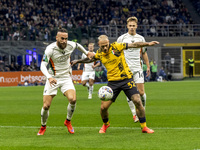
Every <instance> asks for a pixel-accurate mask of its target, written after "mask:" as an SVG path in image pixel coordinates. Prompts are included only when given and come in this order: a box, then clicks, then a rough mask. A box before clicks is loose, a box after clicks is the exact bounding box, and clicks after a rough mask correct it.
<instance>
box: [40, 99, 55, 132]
mask: <svg viewBox="0 0 200 150" xmlns="http://www.w3.org/2000/svg"><path fill="white" fill-rule="evenodd" d="M54 96H55V95H44V96H43V107H42V109H41V128H40V130H39V132H38V133H37V135H44V132H45V131H46V123H47V119H48V117H49V108H50V106H51V102H52V100H53V97H54Z"/></svg>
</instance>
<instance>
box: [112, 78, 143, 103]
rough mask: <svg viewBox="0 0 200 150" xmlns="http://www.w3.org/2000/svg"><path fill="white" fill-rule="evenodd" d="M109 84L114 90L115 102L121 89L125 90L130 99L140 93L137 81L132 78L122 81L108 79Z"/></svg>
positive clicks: (113, 99)
mask: <svg viewBox="0 0 200 150" xmlns="http://www.w3.org/2000/svg"><path fill="white" fill-rule="evenodd" d="M108 86H109V87H111V89H112V90H113V98H112V99H111V101H113V102H115V100H116V98H117V96H118V95H119V93H120V92H121V90H123V91H124V93H125V94H126V96H127V97H128V98H129V99H131V96H132V95H134V94H139V91H138V90H137V87H136V85H135V82H134V81H133V79H132V78H131V79H125V80H120V81H108Z"/></svg>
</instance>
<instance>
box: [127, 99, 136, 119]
mask: <svg viewBox="0 0 200 150" xmlns="http://www.w3.org/2000/svg"><path fill="white" fill-rule="evenodd" d="M127 102H128V105H129V108H130V109H131V112H132V114H133V116H135V115H136V110H135V105H134V103H133V102H132V101H131V100H129V99H128V97H127Z"/></svg>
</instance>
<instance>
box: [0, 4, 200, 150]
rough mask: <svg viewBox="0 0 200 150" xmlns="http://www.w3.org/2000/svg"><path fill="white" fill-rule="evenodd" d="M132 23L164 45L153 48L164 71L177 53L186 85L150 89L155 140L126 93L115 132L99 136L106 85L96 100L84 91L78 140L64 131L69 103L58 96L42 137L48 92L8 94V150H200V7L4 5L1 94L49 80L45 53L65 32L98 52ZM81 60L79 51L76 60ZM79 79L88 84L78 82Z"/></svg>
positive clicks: (0, 134) (3, 139)
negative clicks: (104, 39)
mask: <svg viewBox="0 0 200 150" xmlns="http://www.w3.org/2000/svg"><path fill="white" fill-rule="evenodd" d="M129 16H136V17H138V19H139V27H138V30H137V32H138V33H139V34H141V35H143V36H144V37H145V39H146V41H151V40H158V41H160V43H161V44H160V45H158V46H156V47H150V48H148V55H149V58H150V59H154V60H156V62H157V64H158V69H159V68H160V67H161V66H164V65H165V60H164V56H165V54H166V53H167V52H169V53H170V55H171V57H172V58H173V59H172V62H174V63H172V68H171V71H172V75H173V80H180V79H184V80H181V81H179V82H176V81H175V82H173V81H172V82H146V83H145V91H146V93H147V99H148V100H147V107H146V116H147V121H148V122H147V123H148V126H149V127H150V128H152V129H154V130H155V133H154V134H151V135H149V134H142V133H141V131H140V125H139V124H135V123H134V122H133V120H132V114H131V112H130V109H129V108H128V106H127V102H126V100H125V95H124V93H120V95H119V97H118V99H117V101H116V103H115V104H113V105H112V107H111V108H110V111H109V113H110V122H111V127H110V128H109V130H108V131H107V133H106V134H104V135H102V134H99V133H98V131H99V129H100V126H101V125H102V120H101V119H100V118H101V117H100V115H99V109H100V103H101V101H100V100H98V97H97V91H98V89H99V88H100V87H101V86H103V85H105V84H95V86H94V94H93V99H92V100H88V99H87V96H88V95H87V92H86V89H85V87H83V86H81V85H78V84H77V85H75V88H76V91H77V108H76V112H75V114H74V116H73V120H72V124H73V126H74V129H75V134H74V135H70V134H69V133H68V132H67V130H66V127H65V126H64V125H63V122H64V119H65V117H66V106H67V104H66V103H67V100H66V99H65V98H64V97H63V95H62V94H61V92H58V95H57V96H56V97H55V100H54V101H53V102H52V103H53V104H52V106H51V110H50V117H49V120H48V125H47V128H48V129H47V132H46V133H45V135H44V136H39V137H38V136H37V135H36V134H37V132H38V130H39V128H40V110H41V106H42V92H43V88H44V87H43V86H27V87H26V86H14V87H0V150H24V149H30V150H35V149H42V150H60V149H69V150H86V149H87V150H93V149H95V150H116V149H117V150H126V149H127V150H130V149H134V150H199V149H200V142H199V139H200V134H199V131H200V127H199V122H200V117H199V116H200V111H199V110H200V101H199V76H200V66H199V64H200V40H199V39H200V2H199V0H151V1H148V0H140V1H136V0H132V1H128V0H76V1H73V0H67V1H62V2H61V1H58V0H0V86H2V84H4V85H3V86H11V85H9V84H8V82H10V81H12V80H14V81H19V79H21V80H22V81H24V80H25V77H27V79H30V78H31V79H38V80H43V76H42V74H41V72H40V71H39V66H40V62H41V59H42V56H43V53H44V49H45V47H46V46H47V45H48V44H50V43H51V42H53V41H55V33H56V30H57V28H58V27H65V28H67V29H68V30H69V38H70V40H73V41H77V42H80V43H81V44H83V45H85V46H87V44H88V42H95V43H96V47H95V50H96V49H97V48H98V46H97V37H98V35H100V34H107V35H108V36H109V38H110V40H111V42H112V41H115V40H116V39H117V38H118V36H119V35H121V34H123V33H125V32H127V29H126V25H125V24H126V19H127V18H128V17H129ZM17 31H19V33H18V32H17ZM80 55H81V54H80V52H79V51H78V50H75V51H74V52H73V54H72V59H77V58H79V56H80ZM190 56H193V58H194V59H195V69H194V74H195V78H193V79H191V78H187V77H188V72H187V70H188V62H187V59H188V58H189V57H190ZM12 63H13V64H15V65H19V66H18V68H19V72H18V71H15V72H13V71H11V70H9V69H10V68H11V67H12V66H11V64H12ZM20 65H21V66H20ZM73 69H74V70H73V71H76V67H75V68H73ZM5 74H6V75H5ZM14 74H16V76H15V77H13V75H14ZM79 74H81V73H79ZM4 75H5V76H4ZM4 77H6V78H4ZM78 79H80V76H78V75H77V76H75V77H74V80H78ZM4 81H5V82H7V83H5V82H4ZM3 82H4V83H3ZM16 83H17V82H16Z"/></svg>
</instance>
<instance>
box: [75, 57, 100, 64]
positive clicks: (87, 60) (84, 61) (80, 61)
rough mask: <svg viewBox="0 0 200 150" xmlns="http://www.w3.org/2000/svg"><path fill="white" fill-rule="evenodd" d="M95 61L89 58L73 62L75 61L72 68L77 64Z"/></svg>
mask: <svg viewBox="0 0 200 150" xmlns="http://www.w3.org/2000/svg"><path fill="white" fill-rule="evenodd" d="M94 61H96V60H95V58H94V57H92V58H91V59H89V58H88V57H87V58H84V59H78V60H73V61H71V66H74V65H75V64H77V63H91V62H94Z"/></svg>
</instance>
